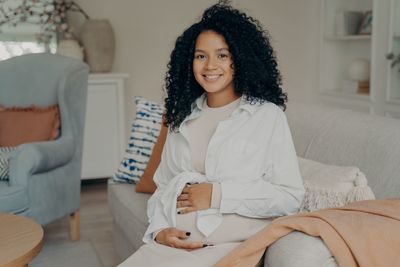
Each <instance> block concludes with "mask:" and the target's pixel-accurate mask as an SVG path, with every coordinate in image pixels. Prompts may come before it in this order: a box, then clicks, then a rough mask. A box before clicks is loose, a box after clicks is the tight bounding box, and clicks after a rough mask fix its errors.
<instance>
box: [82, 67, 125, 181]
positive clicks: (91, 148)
mask: <svg viewBox="0 0 400 267" xmlns="http://www.w3.org/2000/svg"><path fill="white" fill-rule="evenodd" d="M126 78H128V75H127V74H121V73H107V74H90V75H89V83H88V97H87V104H86V105H87V106H86V120H85V134H84V144H83V160H82V179H95V178H104V177H110V176H111V175H112V174H113V173H114V172H115V171H116V169H117V167H118V165H119V163H120V161H121V159H122V156H123V153H124V150H125V142H126V138H125V135H126V134H125V115H124V114H125V110H124V94H125V89H124V87H125V82H124V81H125V79H126Z"/></svg>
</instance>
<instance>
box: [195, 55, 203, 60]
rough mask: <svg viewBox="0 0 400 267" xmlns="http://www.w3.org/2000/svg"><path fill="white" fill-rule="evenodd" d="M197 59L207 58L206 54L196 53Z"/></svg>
mask: <svg viewBox="0 0 400 267" xmlns="http://www.w3.org/2000/svg"><path fill="white" fill-rule="evenodd" d="M194 58H195V59H205V58H206V56H205V55H196V56H194Z"/></svg>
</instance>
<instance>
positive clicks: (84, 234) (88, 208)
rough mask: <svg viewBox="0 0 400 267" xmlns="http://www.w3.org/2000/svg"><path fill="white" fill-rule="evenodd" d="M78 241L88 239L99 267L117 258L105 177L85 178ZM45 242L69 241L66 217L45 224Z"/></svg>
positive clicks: (112, 262)
mask: <svg viewBox="0 0 400 267" xmlns="http://www.w3.org/2000/svg"><path fill="white" fill-rule="evenodd" d="M80 216H81V241H88V242H90V244H91V245H92V247H93V248H94V251H95V253H96V255H97V258H98V259H99V261H100V262H101V264H102V265H101V266H99V267H114V266H116V265H117V264H118V263H119V259H118V257H117V255H116V252H115V250H114V245H113V240H112V217H111V215H110V212H109V209H108V203H107V180H106V179H98V180H89V181H84V182H83V184H82V189H81V209H80ZM44 230H45V243H46V242H47V244H60V243H61V244H62V243H71V242H72V241H70V239H69V220H68V217H65V218H63V219H60V220H58V221H56V222H54V223H51V224H49V225H46V226H45V227H44Z"/></svg>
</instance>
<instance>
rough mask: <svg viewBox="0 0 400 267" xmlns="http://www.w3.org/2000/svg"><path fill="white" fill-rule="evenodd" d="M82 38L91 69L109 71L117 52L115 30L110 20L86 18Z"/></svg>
mask: <svg viewBox="0 0 400 267" xmlns="http://www.w3.org/2000/svg"><path fill="white" fill-rule="evenodd" d="M80 38H81V42H82V44H83V47H84V49H85V60H86V62H87V64H88V65H89V67H90V71H91V72H109V71H110V70H111V67H112V64H113V61H114V53H115V38H114V31H113V29H112V27H111V24H110V22H109V21H108V20H107V19H88V20H86V21H85V23H84V24H83V25H82V30H81V35H80Z"/></svg>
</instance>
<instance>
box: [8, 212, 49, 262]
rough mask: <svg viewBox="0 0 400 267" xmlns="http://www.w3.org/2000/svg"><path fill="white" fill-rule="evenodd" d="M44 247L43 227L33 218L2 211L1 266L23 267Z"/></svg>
mask: <svg viewBox="0 0 400 267" xmlns="http://www.w3.org/2000/svg"><path fill="white" fill-rule="evenodd" d="M42 247H43V228H42V227H41V226H40V225H39V224H37V223H36V222H35V221H33V220H32V219H29V218H26V217H22V216H19V215H13V214H7V213H0V266H1V267H21V266H27V265H28V263H29V262H30V261H31V260H32V259H33V258H34V257H35V256H36V255H37V254H39V252H40V250H41V249H42Z"/></svg>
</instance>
